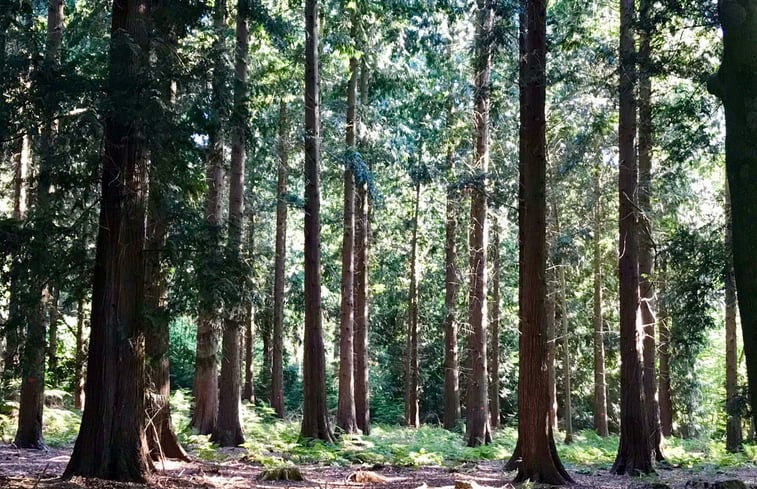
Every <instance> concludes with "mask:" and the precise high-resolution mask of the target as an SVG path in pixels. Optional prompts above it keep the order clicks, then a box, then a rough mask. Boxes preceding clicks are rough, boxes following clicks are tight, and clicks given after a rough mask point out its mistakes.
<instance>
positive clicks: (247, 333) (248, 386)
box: [242, 300, 255, 404]
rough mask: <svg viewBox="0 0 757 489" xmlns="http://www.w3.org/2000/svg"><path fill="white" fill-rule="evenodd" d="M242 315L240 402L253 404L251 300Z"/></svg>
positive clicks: (253, 316) (253, 347) (253, 325)
mask: <svg viewBox="0 0 757 489" xmlns="http://www.w3.org/2000/svg"><path fill="white" fill-rule="evenodd" d="M245 308H246V310H245V315H244V324H245V328H244V385H243V386H242V400H243V401H244V400H246V401H249V402H250V403H251V404H255V374H254V371H253V360H254V358H253V353H254V351H255V308H254V307H253V303H252V300H248V301H247V304H245Z"/></svg>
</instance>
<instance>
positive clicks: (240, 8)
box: [210, 0, 250, 447]
mask: <svg viewBox="0 0 757 489" xmlns="http://www.w3.org/2000/svg"><path fill="white" fill-rule="evenodd" d="M249 15H250V4H249V0H238V2H237V25H236V49H235V53H234V75H235V76H234V102H233V109H232V116H231V123H232V126H231V165H230V172H229V236H228V241H227V244H226V255H227V261H228V264H229V267H231V269H230V270H229V274H230V276H231V277H235V276H236V278H237V279H238V280H236V283H247V282H248V277H247V276H246V274H245V270H244V264H243V262H242V229H243V227H244V180H245V159H246V155H247V134H248V133H249V128H248V124H249V122H248V121H249V118H250V117H249V111H248V109H247V97H248V95H247V94H248V91H249V87H248V73H249V69H248V66H249V56H250V54H249V53H250V21H249ZM246 302H247V301H246V300H245V298H244V297H243V294H241V293H237V294H234V295H232V297H227V298H226V310H225V311H224V314H225V317H224V327H223V357H222V361H221V378H220V381H219V382H220V385H219V392H218V394H219V395H218V419H217V421H216V426H215V429H214V430H213V433H212V435H211V437H210V439H211V441H214V442H216V443H218V445H219V446H222V447H235V446H239V445H241V444H242V443H243V442H244V436H243V435H242V425H241V421H240V412H239V406H240V400H241V394H242V386H241V383H242V372H241V365H242V361H241V360H242V358H241V351H240V343H241V342H240V338H241V332H242V325H243V323H244V320H245V311H246V307H245V306H246Z"/></svg>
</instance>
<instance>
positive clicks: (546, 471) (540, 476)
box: [508, 0, 572, 485]
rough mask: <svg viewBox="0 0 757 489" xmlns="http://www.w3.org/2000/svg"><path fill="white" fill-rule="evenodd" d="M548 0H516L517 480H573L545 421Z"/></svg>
mask: <svg viewBox="0 0 757 489" xmlns="http://www.w3.org/2000/svg"><path fill="white" fill-rule="evenodd" d="M546 17H547V4H546V2H545V1H543V0H528V1H522V3H521V13H520V22H521V32H520V40H521V47H520V48H521V53H523V54H524V55H522V56H521V57H520V90H521V92H520V124H521V133H520V136H521V140H520V172H521V175H520V179H521V186H520V195H519V213H518V222H519V227H520V236H519V240H520V259H519V262H520V272H519V275H520V279H519V280H520V285H521V290H520V297H519V302H520V324H519V330H520V338H519V352H520V353H519V356H520V358H521V362H520V365H519V368H518V443H517V445H516V448H515V451H514V453H513V456H512V458H511V460H510V463H508V466H509V467H512V466H513V465H516V466H517V468H518V473H517V475H516V476H515V481H516V482H524V481H528V480H531V481H534V482H540V483H545V484H553V485H564V484H567V483H570V482H572V479H571V477H570V475H568V473H567V471H566V470H565V468H564V467H563V466H562V463H561V462H560V458H559V456H558V454H557V449H556V447H555V442H554V437H553V433H552V427H551V426H549V423H548V419H549V392H548V388H549V386H548V378H547V365H546V361H547V337H546V318H545V312H544V311H545V308H544V302H545V299H546V293H547V287H546V282H545V271H546V270H545V269H546V259H547V256H546V253H545V251H546V167H547V158H546V138H545V126H546V117H545V111H544V109H545V107H544V106H545V98H546V86H547V80H546V61H547V43H546V30H547V22H546Z"/></svg>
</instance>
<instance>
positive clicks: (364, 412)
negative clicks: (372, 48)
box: [354, 57, 371, 435]
mask: <svg viewBox="0 0 757 489" xmlns="http://www.w3.org/2000/svg"><path fill="white" fill-rule="evenodd" d="M367 106H368V66H367V63H366V61H365V57H363V60H362V68H361V70H360V108H361V111H360V114H361V116H360V117H358V119H359V120H361V119H362V118H363V114H365V109H366V107H367ZM361 136H362V133H359V136H358V144H359V145H360V149H361V150H364V141H362V137H361ZM363 170H364V172H365V173H366V175H364V176H363V177H362V178H357V181H356V184H357V196H356V206H357V209H356V211H355V212H356V217H355V342H354V346H355V416H356V417H357V427H358V428H359V429H360V431H362V432H363V434H364V435H368V434H370V432H371V409H370V400H369V385H368V360H369V356H368V312H369V311H368V278H369V276H368V251H369V246H370V221H371V219H370V218H371V205H370V193H369V191H368V178H367V170H368V169H367V168H363Z"/></svg>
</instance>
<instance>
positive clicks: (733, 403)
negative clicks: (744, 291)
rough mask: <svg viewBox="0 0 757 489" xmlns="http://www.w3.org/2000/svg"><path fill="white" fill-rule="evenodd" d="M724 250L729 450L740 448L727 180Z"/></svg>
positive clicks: (734, 293)
mask: <svg viewBox="0 0 757 489" xmlns="http://www.w3.org/2000/svg"><path fill="white" fill-rule="evenodd" d="M725 195H726V197H725V218H726V228H725V253H726V257H727V263H726V271H725V391H726V394H725V396H726V415H727V419H728V421H727V423H726V438H725V446H726V449H727V450H728V451H729V452H740V451H741V450H743V446H742V443H743V434H742V431H741V414H740V413H739V411H738V406H737V399H738V396H739V357H738V338H737V332H736V314H737V313H738V309H737V307H736V284H735V283H734V272H733V253H732V251H731V250H732V246H733V243H732V241H733V227H732V224H731V197H730V192H729V190H728V184H726V189H725Z"/></svg>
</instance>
